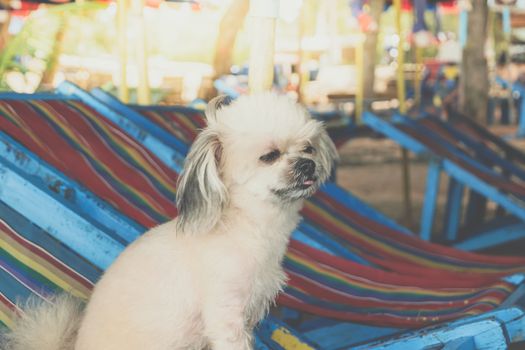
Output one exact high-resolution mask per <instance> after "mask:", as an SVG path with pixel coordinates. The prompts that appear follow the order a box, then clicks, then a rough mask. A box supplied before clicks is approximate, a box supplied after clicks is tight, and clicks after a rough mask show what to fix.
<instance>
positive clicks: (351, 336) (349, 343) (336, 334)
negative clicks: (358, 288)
mask: <svg viewBox="0 0 525 350" xmlns="http://www.w3.org/2000/svg"><path fill="white" fill-rule="evenodd" d="M403 332H406V331H405V330H402V329H397V328H389V327H374V326H368V325H363V324H358V323H350V322H339V323H336V324H333V325H330V326H327V327H318V328H315V329H312V330H310V331H306V332H303V334H304V336H305V337H306V338H309V339H313V340H315V342H316V343H317V344H319V346H320V347H321V348H322V349H324V350H336V349H341V348H343V347H345V348H351V347H353V346H357V345H358V344H365V343H367V342H371V341H373V340H377V339H379V338H383V337H387V336H388V337H392V336H394V335H396V334H401V333H403Z"/></svg>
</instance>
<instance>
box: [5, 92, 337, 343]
mask: <svg viewBox="0 0 525 350" xmlns="http://www.w3.org/2000/svg"><path fill="white" fill-rule="evenodd" d="M206 117H207V121H208V126H207V127H206V129H204V130H203V131H202V132H201V133H200V134H199V136H198V137H197V139H196V140H195V143H194V144H193V146H192V148H191V150H190V152H189V155H188V157H187V160H186V164H185V167H184V171H183V174H182V176H181V178H180V181H179V188H178V192H177V206H178V210H179V216H178V217H177V219H175V220H172V221H170V222H167V223H165V224H163V225H160V226H158V227H155V228H153V229H152V230H150V231H149V232H147V233H146V234H144V235H143V236H142V237H141V238H139V239H138V240H137V241H136V242H134V243H132V244H131V245H130V246H129V247H128V248H127V249H125V250H124V252H123V253H122V254H121V255H120V256H119V257H118V259H117V260H116V261H115V263H114V264H113V265H112V266H111V267H110V268H109V269H108V270H107V271H106V273H105V274H104V275H103V277H102V279H101V280H100V281H99V282H98V283H97V285H96V286H95V289H94V291H93V295H92V297H91V299H90V301H89V303H88V305H87V307H86V309H85V310H84V311H80V310H81V308H79V307H78V303H77V302H74V301H72V300H71V299H67V298H66V299H64V298H58V302H57V303H55V306H49V305H48V306H46V305H43V306H42V305H41V306H38V307H33V308H30V309H29V310H27V313H26V315H25V316H23V317H22V318H21V320H20V322H19V324H18V326H17V327H15V329H14V331H13V332H12V333H11V334H8V335H7V336H6V338H7V339H9V342H8V344H7V345H6V346H7V349H9V350H37V349H38V350H70V349H76V350H146V349H147V350H175V349H206V348H211V349H214V350H248V349H252V331H253V328H254V326H255V325H256V324H257V322H259V321H260V320H261V319H262V318H263V317H264V316H265V314H266V312H267V311H268V307H269V305H270V304H271V303H272V302H273V300H274V299H275V297H276V295H277V293H278V292H279V291H280V290H281V288H282V287H283V285H284V283H285V280H286V277H285V274H284V272H283V269H282V266H281V261H282V259H283V256H284V254H285V251H286V247H287V243H288V239H289V236H290V234H291V232H292V230H293V229H294V228H295V227H296V225H297V223H298V221H299V210H300V209H301V207H302V204H303V199H304V198H306V197H308V196H310V195H312V194H313V193H314V192H315V191H316V189H317V188H318V187H319V185H320V184H321V183H322V182H323V181H325V180H326V179H327V177H328V176H329V174H330V172H331V168H332V162H333V160H334V159H335V157H336V151H335V148H334V145H333V143H332V142H331V140H330V139H329V138H328V136H327V134H326V132H325V131H324V129H323V127H322V125H321V123H319V122H317V121H315V120H312V119H311V117H310V116H309V115H308V113H307V112H306V111H305V109H303V108H302V107H300V106H299V105H297V104H295V103H293V102H291V101H289V100H288V99H287V98H286V97H279V96H276V95H272V94H260V95H254V96H246V97H240V98H239V99H238V100H235V101H233V102H231V103H230V101H229V100H228V99H225V98H216V99H215V100H213V101H212V102H210V104H209V106H208V109H207V111H206Z"/></svg>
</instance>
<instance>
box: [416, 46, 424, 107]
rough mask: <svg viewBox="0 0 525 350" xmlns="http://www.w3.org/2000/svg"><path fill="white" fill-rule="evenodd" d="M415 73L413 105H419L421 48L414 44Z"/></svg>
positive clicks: (421, 63) (421, 67) (421, 71)
mask: <svg viewBox="0 0 525 350" xmlns="http://www.w3.org/2000/svg"><path fill="white" fill-rule="evenodd" d="M414 46H415V55H416V57H415V58H416V59H415V61H416V71H415V74H414V103H415V105H419V104H420V103H421V81H422V80H423V70H424V68H423V47H421V46H419V45H417V44H415V45H414Z"/></svg>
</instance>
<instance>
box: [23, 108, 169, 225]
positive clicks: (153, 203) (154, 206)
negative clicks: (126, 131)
mask: <svg viewBox="0 0 525 350" xmlns="http://www.w3.org/2000/svg"><path fill="white" fill-rule="evenodd" d="M30 103H31V104H36V105H37V106H38V108H40V109H41V110H42V111H43V112H44V113H45V114H46V115H47V116H48V117H49V118H51V119H52V120H53V121H54V122H55V123H56V124H57V125H59V126H60V128H61V130H62V131H63V132H64V133H66V134H67V135H68V136H69V137H70V138H72V139H73V140H76V144H77V145H78V146H80V147H81V148H82V149H83V150H84V151H85V152H86V153H88V154H89V155H90V156H91V157H92V158H93V159H95V160H97V158H96V157H95V156H94V155H93V152H92V151H91V149H89V148H88V147H87V145H85V144H84V143H81V142H79V141H80V140H79V138H78V137H75V134H74V133H73V132H71V130H70V129H69V128H68V127H67V126H66V125H64V123H63V122H62V121H60V120H59V119H57V118H56V117H55V115H54V114H53V113H51V112H50V111H49V109H48V108H47V107H46V106H43V105H41V104H39V103H38V102H35V101H31V102H30ZM125 149H126V150H129V147H128V148H125ZM139 163H141V162H139ZM97 164H98V165H100V166H101V167H102V168H103V169H104V170H105V171H107V172H108V173H109V174H110V175H111V177H113V178H114V179H116V180H117V181H118V182H119V183H121V184H122V185H124V186H125V187H126V189H127V190H128V191H130V192H131V193H133V194H135V195H136V196H137V197H138V198H140V199H141V200H143V201H144V202H145V203H147V205H148V206H149V207H150V208H152V209H154V210H155V211H156V212H157V213H158V214H160V215H164V216H166V215H167V213H166V212H165V211H164V208H162V207H161V206H160V205H158V203H156V201H154V200H153V199H152V198H151V197H150V196H147V195H145V194H144V193H141V192H139V191H137V190H136V189H135V188H133V187H131V186H128V185H127V183H126V182H125V181H123V180H122V179H121V178H120V177H119V176H117V175H116V174H115V173H114V172H113V171H112V170H111V168H110V167H108V166H107V165H106V164H104V163H102V162H100V161H98V160H97Z"/></svg>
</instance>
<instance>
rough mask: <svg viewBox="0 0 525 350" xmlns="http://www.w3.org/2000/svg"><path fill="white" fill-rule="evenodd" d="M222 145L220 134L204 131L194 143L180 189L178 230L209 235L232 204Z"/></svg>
mask: <svg viewBox="0 0 525 350" xmlns="http://www.w3.org/2000/svg"><path fill="white" fill-rule="evenodd" d="M221 155H222V145H221V142H220V139H219V136H218V134H217V133H216V132H215V131H214V130H212V129H210V128H207V129H204V130H203V131H202V132H201V133H200V134H199V135H198V136H197V138H196V140H195V142H194V143H193V145H192V147H191V149H190V152H189V154H188V156H187V157H186V161H185V163H184V169H183V171H182V174H181V176H180V178H179V182H178V186H177V209H178V213H179V215H178V220H177V230H178V232H179V233H183V234H199V233H205V232H207V231H209V230H210V229H212V228H213V226H215V224H216V223H217V221H218V220H219V219H220V216H221V214H222V209H223V208H224V206H225V205H226V203H227V201H228V196H227V191H226V187H225V186H224V184H223V182H222V179H221V174H220V159H221Z"/></svg>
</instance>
